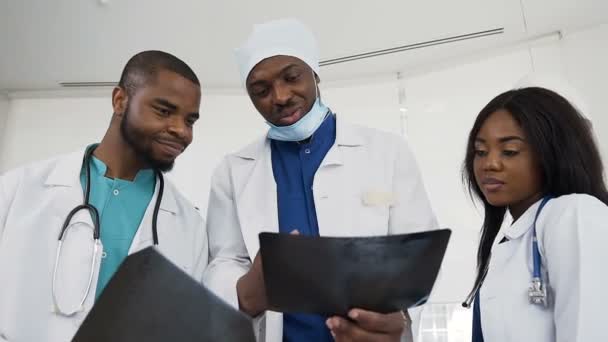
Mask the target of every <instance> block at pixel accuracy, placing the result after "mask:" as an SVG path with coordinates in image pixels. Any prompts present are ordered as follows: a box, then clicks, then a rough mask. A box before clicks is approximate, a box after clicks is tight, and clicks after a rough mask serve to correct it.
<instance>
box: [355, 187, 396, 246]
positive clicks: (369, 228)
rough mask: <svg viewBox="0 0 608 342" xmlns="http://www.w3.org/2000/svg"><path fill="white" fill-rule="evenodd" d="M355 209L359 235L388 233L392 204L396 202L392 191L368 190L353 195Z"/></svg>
mask: <svg viewBox="0 0 608 342" xmlns="http://www.w3.org/2000/svg"><path fill="white" fill-rule="evenodd" d="M351 200H352V201H353V208H354V210H353V211H352V212H351V215H353V217H354V220H353V221H354V222H353V225H354V227H355V230H356V234H357V235H359V236H372V235H386V234H387V232H388V220H389V212H390V206H391V205H393V204H394V201H395V199H394V195H393V193H392V192H388V191H381V190H366V191H362V192H360V193H355V194H353V195H352V196H351Z"/></svg>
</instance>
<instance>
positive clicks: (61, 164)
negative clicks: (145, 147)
mask: <svg viewBox="0 0 608 342" xmlns="http://www.w3.org/2000/svg"><path fill="white" fill-rule="evenodd" d="M85 151H86V147H85V148H83V149H81V150H79V151H77V152H73V153H70V154H68V155H66V156H63V157H59V159H58V160H57V163H56V164H55V167H54V168H53V169H52V170H51V172H50V173H49V176H48V177H47V179H46V181H45V183H44V184H45V185H46V186H49V187H53V186H65V187H78V188H81V187H82V185H81V184H80V171H81V170H82V161H83V158H84V153H85ZM164 181H165V189H164V192H163V199H162V202H161V203H160V209H161V210H164V211H168V212H171V213H173V214H177V213H178V206H177V200H176V199H175V194H174V193H173V187H172V186H171V184H170V183H169V181H168V180H167V177H165V178H164ZM158 188H159V182H156V189H155V191H154V193H155V196H156V194H157V193H158ZM154 200H156V197H154Z"/></svg>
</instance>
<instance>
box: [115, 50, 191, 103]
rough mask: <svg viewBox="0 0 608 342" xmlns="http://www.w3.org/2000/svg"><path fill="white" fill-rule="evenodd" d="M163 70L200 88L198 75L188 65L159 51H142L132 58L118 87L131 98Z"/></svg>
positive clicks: (123, 71)
mask: <svg viewBox="0 0 608 342" xmlns="http://www.w3.org/2000/svg"><path fill="white" fill-rule="evenodd" d="M161 70H167V71H172V72H174V73H176V74H178V75H180V76H182V77H184V78H186V79H188V80H190V81H192V83H194V84H196V85H198V86H200V82H199V81H198V78H197V77H196V74H195V73H194V71H192V69H191V68H190V67H189V66H188V64H186V63H185V62H184V61H182V60H181V59H179V58H177V57H175V56H173V55H172V54H170V53H167V52H164V51H158V50H149V51H142V52H140V53H138V54H136V55H135V56H133V57H131V59H129V61H128V62H127V64H126V65H125V67H124V69H123V70H122V75H121V76H120V81H119V82H118V86H119V87H121V88H123V89H124V90H125V91H126V92H127V94H129V96H131V95H133V94H134V93H135V91H137V89H138V88H140V87H141V86H143V85H146V84H149V82H153V81H154V80H155V79H156V75H157V74H158V72H159V71H161Z"/></svg>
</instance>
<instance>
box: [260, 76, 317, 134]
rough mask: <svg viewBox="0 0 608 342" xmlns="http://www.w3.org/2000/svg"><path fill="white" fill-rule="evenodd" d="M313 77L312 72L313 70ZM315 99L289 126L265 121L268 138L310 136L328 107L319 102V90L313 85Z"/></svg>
mask: <svg viewBox="0 0 608 342" xmlns="http://www.w3.org/2000/svg"><path fill="white" fill-rule="evenodd" d="M313 78H314V72H313ZM315 96H316V100H315V102H314V103H313V105H312V108H310V110H309V111H308V113H306V114H304V116H302V117H301V118H300V120H298V121H297V122H295V123H293V124H291V125H289V126H276V125H273V124H272V123H270V122H266V123H267V124H268V126H270V129H269V130H268V138H270V139H273V140H280V141H302V140H305V139H308V138H310V137H311V136H312V135H313V133H315V131H316V130H317V129H318V128H319V127H320V126H321V124H322V123H323V121H324V120H325V118H326V117H327V113H328V112H329V109H328V108H327V106H325V105H324V104H323V103H322V102H321V98H320V97H319V92H318V89H317V87H316V86H315Z"/></svg>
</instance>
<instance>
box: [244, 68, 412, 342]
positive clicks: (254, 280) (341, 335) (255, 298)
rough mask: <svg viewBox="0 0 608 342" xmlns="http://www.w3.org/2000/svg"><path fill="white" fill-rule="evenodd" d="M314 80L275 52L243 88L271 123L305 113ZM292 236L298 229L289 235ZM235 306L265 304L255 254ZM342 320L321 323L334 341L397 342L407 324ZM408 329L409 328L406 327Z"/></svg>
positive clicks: (395, 318) (385, 317)
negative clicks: (275, 54)
mask: <svg viewBox="0 0 608 342" xmlns="http://www.w3.org/2000/svg"><path fill="white" fill-rule="evenodd" d="M318 83H319V78H318V76H317V75H316V74H315V73H314V72H313V70H312V69H311V68H310V67H309V66H308V65H307V64H306V63H304V62H303V61H301V60H300V59H298V58H295V57H291V56H274V57H270V58H267V59H264V60H263V61H261V62H260V63H258V64H257V65H256V66H255V67H254V68H253V70H252V71H251V73H250V74H249V76H248V78H247V82H246V86H247V92H248V94H249V98H250V99H251V101H252V102H253V105H254V106H255V108H256V109H257V110H258V112H259V113H260V115H262V117H264V119H265V120H266V121H268V122H270V123H272V124H274V125H276V126H288V125H292V124H294V123H296V122H297V121H298V120H300V119H301V118H302V117H303V116H304V115H305V114H306V113H308V112H309V111H310V109H311V108H312V106H313V104H314V102H315V101H316V97H317V94H318ZM294 233H295V234H297V231H294V232H292V234H294ZM237 294H238V298H239V306H240V308H241V310H242V311H244V312H245V313H247V314H249V315H250V316H252V317H255V316H258V315H259V314H261V313H262V312H264V311H266V310H267V308H268V304H267V299H266V292H265V287H264V277H263V272H262V260H261V258H260V255H259V252H258V254H257V255H256V257H255V258H254V260H253V264H252V267H251V269H250V270H249V272H248V273H247V274H245V275H243V276H242V277H241V278H240V279H239V280H238V282H237ZM349 318H350V319H351V320H347V319H345V318H342V317H337V316H335V317H330V318H329V319H328V320H327V322H326V324H327V327H328V328H329V329H330V331H331V333H332V335H333V336H334V338H335V340H336V341H339V342H342V341H345V342H346V341H349V342H350V341H352V342H359V341H387V342H389V341H400V339H401V335H402V334H403V331H404V329H405V328H406V320H407V321H409V316H407V314H406V317H405V318H404V316H403V314H402V313H401V312H396V313H391V314H380V313H375V312H369V311H365V310H361V309H352V310H351V311H350V312H349ZM407 328H408V330H409V326H408V327H407Z"/></svg>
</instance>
